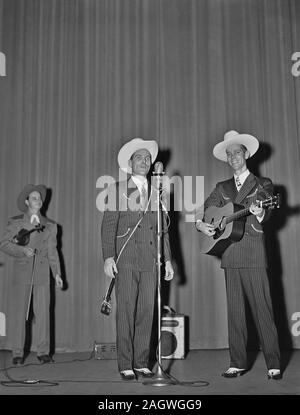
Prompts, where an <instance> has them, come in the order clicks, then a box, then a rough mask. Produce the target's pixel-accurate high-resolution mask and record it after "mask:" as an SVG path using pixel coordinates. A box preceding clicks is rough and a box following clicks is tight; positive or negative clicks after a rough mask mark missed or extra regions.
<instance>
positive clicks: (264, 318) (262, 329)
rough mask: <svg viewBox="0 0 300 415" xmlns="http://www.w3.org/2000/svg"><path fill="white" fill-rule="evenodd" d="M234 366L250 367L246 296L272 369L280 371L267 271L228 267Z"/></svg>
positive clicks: (229, 333)
mask: <svg viewBox="0 0 300 415" xmlns="http://www.w3.org/2000/svg"><path fill="white" fill-rule="evenodd" d="M225 279H226V293H227V310H228V337H229V352H230V366H231V367H237V368H241V369H246V368H247V352H246V346H247V326H246V315H245V296H246V297H247V299H248V301H249V304H250V308H251V312H252V314H253V317H254V321H255V325H256V328H257V331H258V335H259V339H260V344H261V347H262V351H263V354H264V358H265V361H266V365H267V368H268V369H280V351H279V344H278V336H277V330H276V327H275V323H274V316H273V309H272V302H271V296H270V288H269V281H268V277H267V272H266V269H265V268H226V269H225Z"/></svg>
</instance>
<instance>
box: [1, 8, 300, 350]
mask: <svg viewBox="0 0 300 415" xmlns="http://www.w3.org/2000/svg"><path fill="white" fill-rule="evenodd" d="M299 33H300V4H299V2H297V1H296V0H242V1H241V0H226V1H225V0H26V1H22V0H0V52H3V53H4V54H5V57H6V76H3V77H0V137H1V153H0V198H1V203H0V229H2V231H3V230H4V227H5V224H6V221H7V219H8V218H9V217H10V216H13V215H16V214H18V211H17V207H16V199H17V196H18V194H19V192H20V191H21V189H22V188H23V186H24V185H25V184H26V183H30V182H32V183H44V184H45V185H47V187H48V188H49V189H50V196H51V197H50V201H49V205H48V208H47V215H48V216H49V218H51V219H53V220H55V221H57V222H58V224H59V238H58V242H59V250H60V255H61V258H62V265H63V269H64V273H65V279H66V282H67V289H66V290H65V291H56V293H55V315H54V316H53V318H54V320H55V325H54V327H55V343H56V349H57V350H62V351H63V350H64V351H71V350H72V351H73V350H74V351H81V350H89V349H91V348H92V347H93V344H94V341H97V342H114V341H115V322H114V314H115V303H114V301H113V313H112V315H111V316H110V317H106V316H104V315H102V314H100V304H101V301H102V298H103V296H104V293H105V290H106V288H107V286H108V284H109V280H108V279H107V278H106V277H105V276H104V273H103V260H102V254H101V239H100V227H101V220H102V213H101V212H100V211H99V210H98V209H97V205H96V200H97V197H98V195H99V193H100V192H101V190H102V189H101V188H97V187H96V183H97V180H98V179H99V178H100V177H102V176H104V175H110V176H113V177H114V178H115V179H118V166H117V154H118V150H119V148H120V147H121V146H122V145H123V144H124V143H125V142H126V141H127V140H129V139H131V138H134V137H142V138H144V139H152V138H157V140H158V142H159V146H160V150H161V152H160V156H159V157H160V159H161V160H162V161H163V162H164V166H165V170H166V173H167V175H168V176H170V177H172V176H174V175H176V176H178V177H180V178H181V179H182V181H183V180H184V178H185V177H187V176H190V177H192V178H193V189H192V190H193V200H195V194H196V185H195V183H196V180H195V178H196V176H203V177H204V194H203V197H204V196H205V197H206V196H208V194H209V193H210V191H211V190H212V188H213V186H214V184H215V183H216V182H217V181H221V180H224V179H226V178H227V177H229V175H230V170H229V169H228V167H227V166H226V164H223V163H221V162H219V161H218V160H216V159H214V158H213V155H212V149H213V146H214V145H215V144H216V143H217V142H218V141H221V140H222V139H223V136H224V133H225V132H226V131H228V130H231V129H234V130H237V131H239V132H245V133H249V134H253V135H255V136H257V137H258V138H259V139H260V140H261V149H260V153H259V155H257V157H255V158H254V159H253V160H252V161H251V168H252V169H253V171H254V172H255V173H257V174H260V175H262V176H267V177H270V178H271V179H272V180H273V182H274V184H275V186H276V189H277V190H278V191H279V192H280V193H281V196H282V207H281V208H280V209H278V210H277V211H276V212H274V214H273V219H272V221H271V223H270V225H269V227H268V230H269V236H268V250H269V254H270V255H269V256H270V281H271V288H272V296H273V300H274V311H275V317H276V321H277V324H278V327H279V335H280V339H281V342H282V345H283V346H287V347H295V348H299V347H300V332H299V333H298V332H297V330H296V329H295V327H294V326H293V325H294V324H295V323H296V322H297V318H299V319H300V282H299V277H298V274H299V273H298V269H299V257H300V251H299V244H298V241H299V232H300V225H299V206H300V201H299V192H298V191H297V189H298V184H299V182H300V168H299V165H300V163H299V161H300V160H299V159H300V151H299V139H300V136H299V120H300V76H299V77H295V76H293V75H292V73H291V67H292V64H293V62H292V60H291V56H292V54H293V53H294V52H296V51H300V42H299V39H300V37H299ZM198 190H199V189H198ZM174 197H175V198H176V197H178V195H177V194H175V195H174ZM183 202H184V200H183ZM183 204H184V203H183ZM186 213H187V212H186V211H182V212H171V213H170V217H171V226H170V239H171V244H172V251H173V263H174V266H175V269H176V275H175V278H174V281H173V282H172V284H171V285H170V287H169V293H168V295H167V296H166V298H168V300H167V301H168V302H169V305H170V306H171V307H173V308H175V310H176V311H177V312H178V313H183V314H185V315H186V316H188V319H189V345H190V347H191V348H192V349H193V348H194V349H196V348H203V349H204V348H224V347H227V346H228V343H227V321H226V296H225V283H224V276H223V271H222V270H221V269H220V263H219V260H217V259H215V258H213V257H209V256H205V255H200V254H199V248H198V239H197V232H196V231H195V228H194V225H193V224H192V223H187V222H185V214H186ZM11 273H12V260H11V259H10V258H9V257H7V256H4V254H1V256H0V312H5V313H7V310H8V300H9V297H10V296H11V295H13V289H12V286H11V284H10V280H11ZM297 313H298V314H297ZM298 315H299V317H297V316H298ZM7 321H8V325H9V315H8V316H7ZM293 327H294V329H293ZM4 343H5V346H6V347H9V346H10V341H9V336H7V337H6V338H5V340H4ZM33 349H34V344H33Z"/></svg>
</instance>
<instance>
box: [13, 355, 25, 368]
mask: <svg viewBox="0 0 300 415" xmlns="http://www.w3.org/2000/svg"><path fill="white" fill-rule="evenodd" d="M12 362H13V365H18V366H20V365H23V363H24V358H23V357H21V356H17V357H13V360H12Z"/></svg>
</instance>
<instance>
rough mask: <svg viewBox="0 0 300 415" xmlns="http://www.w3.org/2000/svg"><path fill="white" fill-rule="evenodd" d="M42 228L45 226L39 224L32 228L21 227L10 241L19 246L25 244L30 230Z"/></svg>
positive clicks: (28, 238)
mask: <svg viewBox="0 0 300 415" xmlns="http://www.w3.org/2000/svg"><path fill="white" fill-rule="evenodd" d="M44 229H45V226H41V225H40V224H38V225H36V226H35V227H34V228H33V229H24V228H22V229H21V230H20V231H19V232H18V233H17V235H15V236H14V237H13V238H12V242H13V243H14V244H17V245H20V246H26V245H28V244H29V241H30V234H31V233H32V232H42V231H43V230H44Z"/></svg>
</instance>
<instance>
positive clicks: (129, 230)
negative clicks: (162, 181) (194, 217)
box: [101, 138, 174, 380]
mask: <svg viewBox="0 0 300 415" xmlns="http://www.w3.org/2000/svg"><path fill="white" fill-rule="evenodd" d="M157 153H158V145H157V142H156V141H154V140H151V141H150V140H143V139H141V138H134V139H132V140H131V141H129V142H128V143H126V144H125V145H124V146H123V147H122V148H121V149H120V151H119V154H118V163H119V167H120V169H121V170H123V171H124V172H126V173H128V174H129V175H130V177H129V178H128V180H127V181H124V182H118V183H116V184H114V185H112V186H110V188H109V192H108V205H107V206H108V208H107V210H106V211H105V212H104V216H103V222H102V227H101V237H102V251H103V258H104V261H105V262H104V272H105V274H106V275H107V276H108V277H110V278H116V285H115V287H116V291H115V293H116V303H117V312H116V323H117V324H116V328H117V359H118V368H119V371H120V374H121V378H122V379H124V380H133V379H135V377H136V376H137V377H139V376H140V377H151V376H153V372H152V371H151V370H150V369H149V353H150V337H151V331H152V325H153V315H154V307H155V298H156V297H155V294H156V288H157V273H156V263H157V248H156V237H157V235H156V230H157V211H155V210H156V209H155V203H152V201H154V200H155V194H156V190H155V189H154V188H153V187H152V186H151V184H150V182H149V181H148V180H147V174H148V173H149V170H150V167H151V164H152V163H153V162H154V161H155V159H156V157H157ZM111 200H114V201H117V206H115V205H114V203H112V205H111V206H110V201H111ZM163 222H164V232H163V239H162V247H163V259H164V261H165V276H164V278H165V280H166V281H170V280H171V279H172V278H173V275H174V271H173V267H172V264H171V261H170V258H171V255H170V247H169V238H168V233H167V229H166V226H165V220H163Z"/></svg>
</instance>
